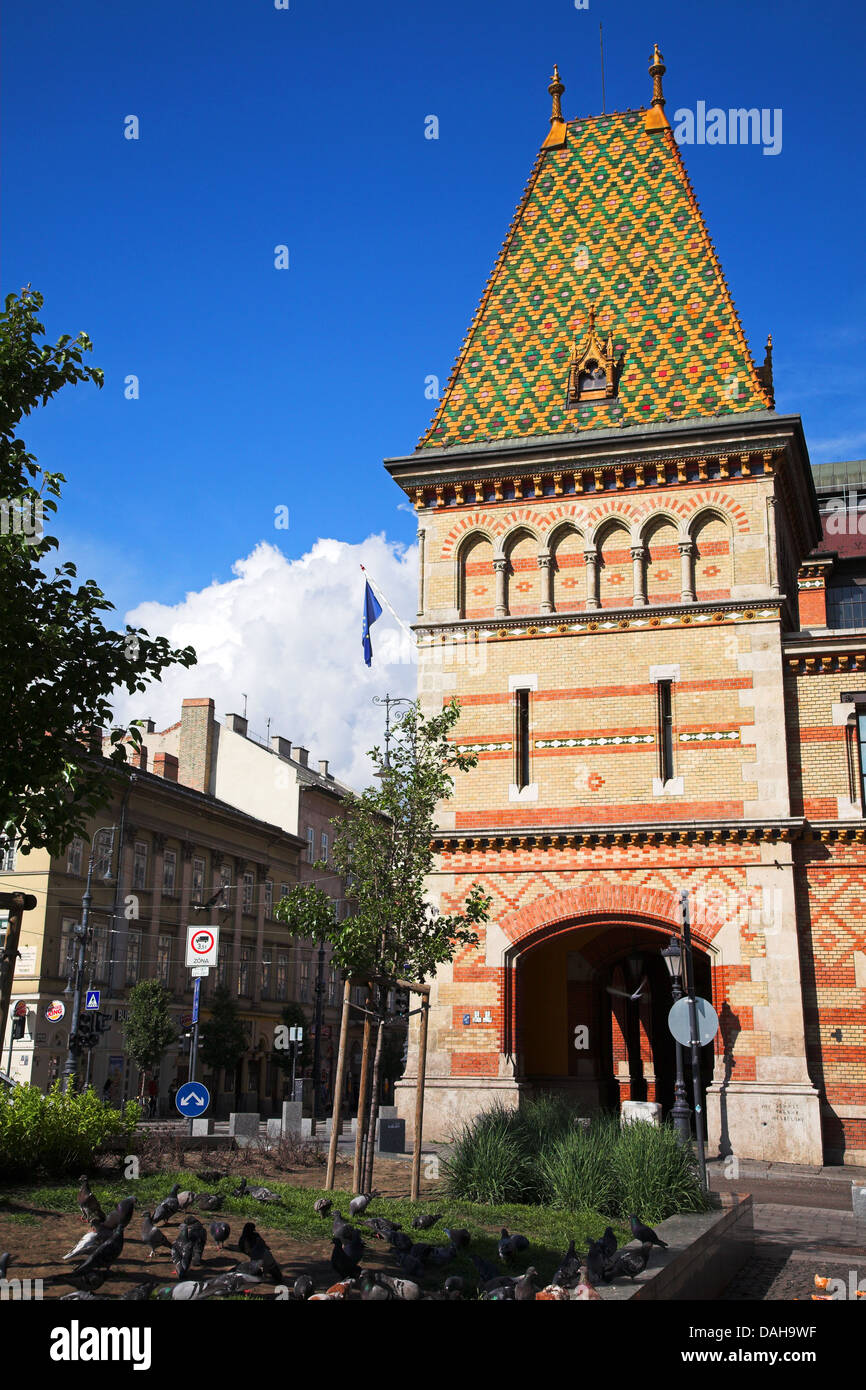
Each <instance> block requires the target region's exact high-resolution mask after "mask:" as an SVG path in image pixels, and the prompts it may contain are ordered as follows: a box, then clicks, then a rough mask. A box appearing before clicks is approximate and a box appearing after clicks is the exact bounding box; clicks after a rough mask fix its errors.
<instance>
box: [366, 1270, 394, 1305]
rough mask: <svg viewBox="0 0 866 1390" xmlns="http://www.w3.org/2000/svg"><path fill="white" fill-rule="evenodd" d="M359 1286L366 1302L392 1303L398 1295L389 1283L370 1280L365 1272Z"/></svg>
mask: <svg viewBox="0 0 866 1390" xmlns="http://www.w3.org/2000/svg"><path fill="white" fill-rule="evenodd" d="M358 1288H359V1290H360V1293H361V1299H362V1300H363V1302H364V1303H391V1302H393V1301H394V1299H395V1297H396V1294H395V1293H394V1291H393V1289H389V1288H388V1286H387V1284H377V1283H375V1281H374V1282H370V1281H369V1280H368V1277H367V1275H364V1274H362V1275H361V1278H360V1280H359V1281H358Z"/></svg>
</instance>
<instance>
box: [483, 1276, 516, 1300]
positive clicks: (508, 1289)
mask: <svg viewBox="0 0 866 1390" xmlns="http://www.w3.org/2000/svg"><path fill="white" fill-rule="evenodd" d="M481 1297H482V1298H483V1299H484V1301H485V1302H486V1303H513V1302H514V1300H515V1298H516V1297H517V1295H516V1294H515V1292H514V1281H513V1280H512V1279H509V1280H508V1281H507V1283H504V1284H496V1285H495V1286H494V1285H490V1284H485V1286H484V1288H483V1290H482V1292H481Z"/></svg>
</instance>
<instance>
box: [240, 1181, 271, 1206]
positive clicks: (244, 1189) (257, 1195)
mask: <svg viewBox="0 0 866 1390" xmlns="http://www.w3.org/2000/svg"><path fill="white" fill-rule="evenodd" d="M232 1195H233V1196H235V1197H252V1198H253V1200H254V1201H256V1202H273V1203H275V1204H276V1205H277V1206H282V1203H283V1199H282V1197H281V1196H280V1195H279V1193H278V1192H272V1191H271V1189H270V1188H269V1187H250V1186H249V1184H248V1182H247V1180H246V1178H241V1181H240V1186H239V1187H236V1188H235V1190H234V1193H233V1194H232Z"/></svg>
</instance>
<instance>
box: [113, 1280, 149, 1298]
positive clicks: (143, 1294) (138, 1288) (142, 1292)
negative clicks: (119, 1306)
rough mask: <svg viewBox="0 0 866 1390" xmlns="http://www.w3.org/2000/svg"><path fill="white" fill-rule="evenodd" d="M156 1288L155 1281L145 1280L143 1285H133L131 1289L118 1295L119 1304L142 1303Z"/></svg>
mask: <svg viewBox="0 0 866 1390" xmlns="http://www.w3.org/2000/svg"><path fill="white" fill-rule="evenodd" d="M155 1288H156V1280H155V1279H145V1281H144V1283H143V1284H133V1286H132V1288H131V1289H127V1291H126V1293H122V1294H121V1295H120V1301H121V1303H138V1302H141V1303H144V1302H146V1301H147V1299H149V1298H150V1295H151V1294H152V1293H153V1291H154V1289H155Z"/></svg>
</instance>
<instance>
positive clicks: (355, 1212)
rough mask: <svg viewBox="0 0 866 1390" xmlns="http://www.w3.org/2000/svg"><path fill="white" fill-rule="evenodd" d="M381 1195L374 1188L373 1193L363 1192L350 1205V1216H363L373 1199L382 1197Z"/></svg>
mask: <svg viewBox="0 0 866 1390" xmlns="http://www.w3.org/2000/svg"><path fill="white" fill-rule="evenodd" d="M381 1195H382V1194H381V1192H379V1191H378V1190H377V1189H376V1188H375V1187H374V1188H373V1191H372V1192H362V1193H360V1194H359V1195H358V1196H357V1197H353V1198H352V1200H351V1202H350V1203H349V1215H350V1216H363V1214H364V1212H365V1211H366V1210H367V1208H368V1206H369V1205H370V1203H371V1202H372V1200H373V1198H374V1197H381Z"/></svg>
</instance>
